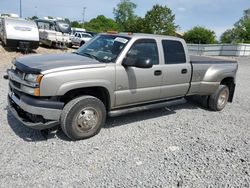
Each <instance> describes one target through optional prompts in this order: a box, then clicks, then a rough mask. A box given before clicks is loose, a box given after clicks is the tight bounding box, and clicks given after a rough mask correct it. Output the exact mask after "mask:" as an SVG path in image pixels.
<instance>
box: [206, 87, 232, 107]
mask: <svg viewBox="0 0 250 188" xmlns="http://www.w3.org/2000/svg"><path fill="white" fill-rule="evenodd" d="M229 94H230V92H229V89H228V87H227V86H225V85H220V86H219V88H218V89H217V91H216V92H215V93H214V94H212V95H211V96H210V97H209V101H208V106H209V108H210V109H211V110H213V111H221V110H223V109H224V108H225V106H226V105H227V102H228V99H229Z"/></svg>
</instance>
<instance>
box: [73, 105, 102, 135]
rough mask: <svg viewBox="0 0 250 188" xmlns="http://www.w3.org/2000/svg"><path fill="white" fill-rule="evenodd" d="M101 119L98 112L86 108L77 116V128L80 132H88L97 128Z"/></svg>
mask: <svg viewBox="0 0 250 188" xmlns="http://www.w3.org/2000/svg"><path fill="white" fill-rule="evenodd" d="M99 119H100V114H99V113H98V111H97V110H96V109H94V108H92V107H86V108H84V109H82V110H80V112H79V113H78V115H77V116H76V122H75V125H76V128H77V130H78V131H80V132H88V131H90V130H92V129H94V128H95V127H96V125H97V124H98V122H99Z"/></svg>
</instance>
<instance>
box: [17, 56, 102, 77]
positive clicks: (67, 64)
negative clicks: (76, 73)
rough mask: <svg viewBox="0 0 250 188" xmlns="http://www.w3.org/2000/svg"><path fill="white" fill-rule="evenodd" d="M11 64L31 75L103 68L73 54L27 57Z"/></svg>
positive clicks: (97, 62)
mask: <svg viewBox="0 0 250 188" xmlns="http://www.w3.org/2000/svg"><path fill="white" fill-rule="evenodd" d="M13 64H14V65H15V66H16V67H17V68H18V69H19V70H21V71H23V72H25V73H32V74H39V73H46V72H56V71H63V70H72V69H80V68H97V67H104V66H105V64H104V63H100V62H99V61H97V60H95V59H91V58H89V57H85V56H81V55H77V54H73V53H72V54H70V53H65V54H51V55H28V56H23V57H20V58H18V59H16V60H14V61H13Z"/></svg>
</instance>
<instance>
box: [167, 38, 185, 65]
mask: <svg viewBox="0 0 250 188" xmlns="http://www.w3.org/2000/svg"><path fill="white" fill-rule="evenodd" d="M162 46H163V51H164V58H165V64H181V63H186V55H185V51H184V48H183V45H182V43H181V42H180V41H175V40H162Z"/></svg>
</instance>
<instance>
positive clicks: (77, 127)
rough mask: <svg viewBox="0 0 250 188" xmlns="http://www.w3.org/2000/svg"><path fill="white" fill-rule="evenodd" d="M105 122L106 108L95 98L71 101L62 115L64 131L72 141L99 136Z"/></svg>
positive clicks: (83, 97) (87, 97) (89, 97)
mask: <svg viewBox="0 0 250 188" xmlns="http://www.w3.org/2000/svg"><path fill="white" fill-rule="evenodd" d="M105 121H106V109H105V106H104V104H103V103H102V101H100V100H99V99H97V98H96V97H93V96H82V97H78V98H76V99H74V100H72V101H70V102H69V103H68V104H66V106H65V107H64V109H63V111H62V115H61V127H62V130H63V132H64V133H65V134H66V135H67V136H68V137H69V138H70V139H72V140H81V139H87V138H90V137H92V136H94V135H96V134H98V133H99V132H100V130H101V128H102V126H103V125H104V124H105Z"/></svg>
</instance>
